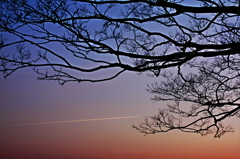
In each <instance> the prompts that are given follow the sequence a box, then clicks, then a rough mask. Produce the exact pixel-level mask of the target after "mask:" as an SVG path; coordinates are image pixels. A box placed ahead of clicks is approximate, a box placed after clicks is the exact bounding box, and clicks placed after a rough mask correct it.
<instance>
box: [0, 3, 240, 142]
mask: <svg viewBox="0 0 240 159" xmlns="http://www.w3.org/2000/svg"><path fill="white" fill-rule="evenodd" d="M0 14H1V16H0V18H1V19H0V32H1V33H2V34H1V36H0V49H1V53H0V72H3V74H4V77H7V76H9V75H11V74H13V73H14V72H15V71H17V70H19V69H22V68H28V67H30V68H32V69H33V70H34V71H35V72H36V73H38V74H39V75H40V77H39V79H44V80H57V81H58V82H59V83H60V84H64V83H66V82H69V81H76V82H82V81H89V82H101V81H107V80H111V79H113V78H116V77H117V76H118V75H120V74H121V73H123V72H125V71H133V72H138V73H142V72H147V73H148V74H149V75H150V76H156V77H158V76H161V77H164V78H166V79H167V80H166V81H162V82H160V83H156V84H153V85H150V86H149V89H148V91H149V92H151V93H157V94H159V96H157V97H155V98H154V100H156V101H158V100H173V101H175V104H174V105H169V109H168V110H160V112H159V114H158V115H157V116H154V117H151V118H152V119H153V121H152V122H148V121H147V120H146V122H145V123H142V124H140V125H139V126H134V128H136V129H138V130H139V131H140V132H143V133H145V134H149V133H156V132H164V131H169V130H173V129H180V130H182V131H186V132H197V133H201V134H202V135H204V134H208V133H210V132H216V134H215V136H217V137H219V136H221V135H222V134H223V133H224V132H229V131H230V132H231V131H233V130H232V128H231V127H224V126H223V124H222V123H221V121H222V120H223V119H225V118H226V117H230V116H239V110H240V103H239V97H240V95H239V93H238V91H239V90H238V89H239V87H238V86H237V85H238V84H239V60H240V59H239V53H240V47H239V46H240V20H239V15H240V8H239V1H238V0H196V1H193V0H191V1H190V0H189V1H187V0H186V1H184V0H166V1H165V0H143V1H140V0H139V1H131V0H128V1H127V0H123V1H122V0H121V1H120V0H119V1H117V0H116V1H112V0H109V1H100V0H99V1H96V0H74V1H67V0H36V1H27V0H2V1H0ZM6 37H8V39H7V38H6ZM12 45H16V51H14V50H12V49H11V46H12ZM170 68H171V69H170ZM172 68H173V69H175V70H173V69H172ZM191 69H192V70H191ZM170 70H173V72H169V71H170ZM190 70H191V71H193V72H192V73H191V72H190V73H189V74H186V73H187V72H189V71H190ZM104 71H105V72H104ZM109 72H111V73H113V72H114V73H113V74H110V73H109ZM194 72H198V73H197V74H195V73H194ZM99 73H101V76H104V75H105V76H104V77H103V78H100V79H98V78H96V76H95V75H99ZM174 74H175V75H174ZM232 82H233V83H232ZM183 101H184V102H191V103H193V105H192V107H191V108H190V110H189V111H188V112H186V111H183V110H181V109H180V105H181V103H182V102H183ZM170 113H176V114H178V115H180V116H182V117H194V116H195V117H199V118H198V119H196V118H194V122H192V123H190V124H189V125H182V124H181V123H182V121H181V119H180V118H176V117H174V116H172V115H170ZM195 119H196V120H195ZM211 122H212V123H211ZM214 127H215V128H216V129H215V130H213V128H214ZM156 128H159V130H157V129H156ZM164 128H166V129H164Z"/></svg>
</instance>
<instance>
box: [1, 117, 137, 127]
mask: <svg viewBox="0 0 240 159" xmlns="http://www.w3.org/2000/svg"><path fill="white" fill-rule="evenodd" d="M139 117H140V116H126V117H113V118H98V119H83V120H66V121H52V122H42V123H26V124H16V125H5V126H24V125H45V124H60V123H74V122H82V121H99V120H114V119H128V118H139Z"/></svg>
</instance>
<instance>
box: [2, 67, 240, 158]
mask: <svg viewBox="0 0 240 159" xmlns="http://www.w3.org/2000/svg"><path fill="white" fill-rule="evenodd" d="M154 80H156V79H152V78H150V77H147V76H144V75H140V76H139V75H136V74H134V73H126V74H124V75H122V76H120V77H119V78H117V79H115V80H112V81H109V82H103V83H98V84H91V83H82V84H75V83H69V84H66V85H64V86H63V87H62V86H60V85H58V83H56V82H51V81H39V80H36V75H35V74H34V73H31V70H27V69H26V70H22V71H19V72H18V73H16V74H15V75H13V76H10V77H9V78H8V79H6V80H5V79H3V78H2V77H1V78H0V87H1V89H0V158H3V159H19V158H25V159H28V158H29V159H30V158H34V159H43V158H44V159H64V158H68V159H145V158H148V159H159V158H165V159H179V158H184V159H192V158H195V159H206V158H207V159H239V157H240V151H239V150H240V132H239V129H240V123H239V119H236V118H235V119H231V120H228V121H226V122H227V123H231V124H232V125H233V126H234V128H235V130H236V131H235V132H234V133H228V134H226V135H224V136H223V137H221V138H220V139H216V138H213V135H208V136H206V137H201V136H200V135H197V134H186V133H182V132H179V131H173V132H169V133H163V134H155V135H147V136H145V137H144V136H143V134H140V133H138V132H137V131H136V130H135V129H133V128H131V125H132V124H138V123H139V122H141V121H143V119H144V117H146V116H149V115H154V114H156V112H157V109H158V108H160V107H161V106H164V105H163V104H162V103H161V102H158V103H153V102H152V101H150V100H149V98H150V97H151V95H150V94H148V93H147V92H146V91H145V88H146V84H147V83H149V82H151V81H154ZM124 116H141V117H139V118H126V119H116V120H101V121H84V122H73V123H58V124H42V125H18V126H6V125H16V124H26V123H42V122H54V121H68V120H84V119H95V118H112V117H124ZM4 125H5V126H4Z"/></svg>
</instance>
